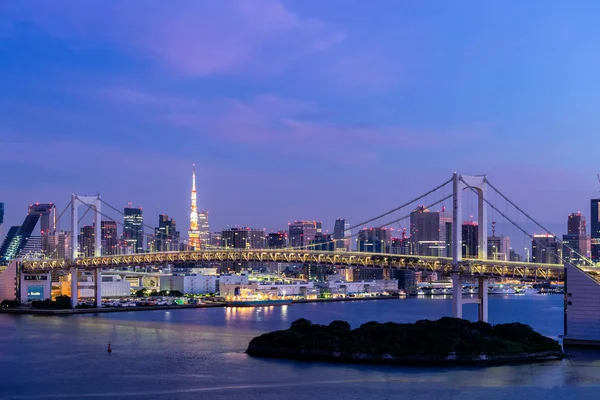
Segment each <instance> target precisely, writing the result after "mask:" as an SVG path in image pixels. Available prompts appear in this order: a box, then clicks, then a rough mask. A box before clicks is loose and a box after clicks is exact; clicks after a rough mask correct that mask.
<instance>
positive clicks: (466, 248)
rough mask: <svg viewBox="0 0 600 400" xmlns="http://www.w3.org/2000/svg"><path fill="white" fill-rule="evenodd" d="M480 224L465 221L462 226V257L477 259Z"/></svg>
mask: <svg viewBox="0 0 600 400" xmlns="http://www.w3.org/2000/svg"><path fill="white" fill-rule="evenodd" d="M478 229H479V227H478V224H477V222H475V221H465V223H464V224H463V225H462V256H463V257H477V254H478V252H479V248H478V244H479V240H478V239H479V233H478Z"/></svg>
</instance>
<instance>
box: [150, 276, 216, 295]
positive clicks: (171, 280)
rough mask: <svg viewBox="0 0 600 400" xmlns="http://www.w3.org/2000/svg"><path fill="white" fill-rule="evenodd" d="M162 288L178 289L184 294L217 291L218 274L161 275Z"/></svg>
mask: <svg viewBox="0 0 600 400" xmlns="http://www.w3.org/2000/svg"><path fill="white" fill-rule="evenodd" d="M160 290H161V291H163V290H165V291H167V290H168V291H174V290H178V291H180V292H181V293H183V294H208V293H216V292H217V276H216V275H204V274H185V275H172V276H161V277H160Z"/></svg>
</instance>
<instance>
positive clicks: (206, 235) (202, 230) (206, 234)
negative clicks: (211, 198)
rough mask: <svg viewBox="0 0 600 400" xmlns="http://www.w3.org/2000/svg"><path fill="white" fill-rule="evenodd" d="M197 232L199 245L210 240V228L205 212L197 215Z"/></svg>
mask: <svg viewBox="0 0 600 400" xmlns="http://www.w3.org/2000/svg"><path fill="white" fill-rule="evenodd" d="M198 232H199V236H198V237H199V240H200V244H201V245H202V244H207V243H208V241H209V239H210V227H209V225H208V211H206V210H202V211H200V212H199V213H198Z"/></svg>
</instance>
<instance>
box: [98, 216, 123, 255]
mask: <svg viewBox="0 0 600 400" xmlns="http://www.w3.org/2000/svg"><path fill="white" fill-rule="evenodd" d="M100 233H101V235H102V254H103V255H113V254H118V253H119V237H118V235H117V222H116V221H101V222H100Z"/></svg>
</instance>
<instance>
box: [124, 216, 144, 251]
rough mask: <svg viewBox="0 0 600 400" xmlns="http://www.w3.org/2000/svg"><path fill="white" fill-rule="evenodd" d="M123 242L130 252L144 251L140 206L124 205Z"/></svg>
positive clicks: (142, 218)
mask: <svg viewBox="0 0 600 400" xmlns="http://www.w3.org/2000/svg"><path fill="white" fill-rule="evenodd" d="M123 214H124V217H123V242H124V244H125V246H126V247H127V248H129V249H130V251H131V252H132V253H143V252H144V215H143V212H142V209H141V208H133V207H125V210H124V212H123Z"/></svg>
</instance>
